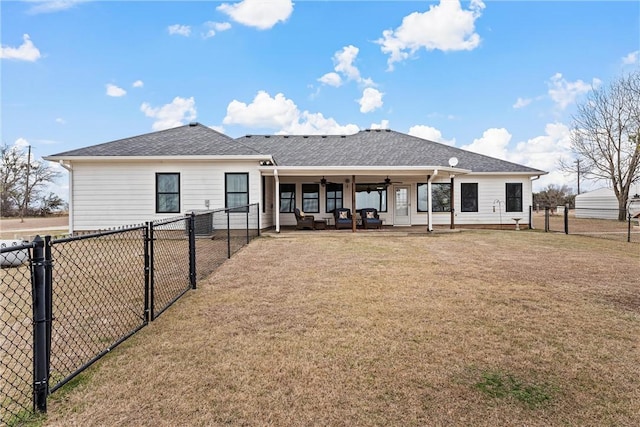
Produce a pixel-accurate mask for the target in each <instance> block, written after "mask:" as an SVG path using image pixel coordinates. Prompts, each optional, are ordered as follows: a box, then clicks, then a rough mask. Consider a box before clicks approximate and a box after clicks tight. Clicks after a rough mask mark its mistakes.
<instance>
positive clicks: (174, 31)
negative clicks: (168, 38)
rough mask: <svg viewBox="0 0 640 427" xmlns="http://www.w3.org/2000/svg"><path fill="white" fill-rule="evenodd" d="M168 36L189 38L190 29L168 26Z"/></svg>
mask: <svg viewBox="0 0 640 427" xmlns="http://www.w3.org/2000/svg"><path fill="white" fill-rule="evenodd" d="M167 30H168V31H169V34H171V35H179V36H185V37H189V36H190V35H191V27H190V26H188V25H180V24H175V25H169V27H168V28H167Z"/></svg>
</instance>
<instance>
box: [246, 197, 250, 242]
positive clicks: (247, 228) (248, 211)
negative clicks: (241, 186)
mask: <svg viewBox="0 0 640 427" xmlns="http://www.w3.org/2000/svg"><path fill="white" fill-rule="evenodd" d="M250 212H251V205H249V206H247V218H246V219H247V224H246V227H245V230H246V231H247V245H248V244H249V213H250Z"/></svg>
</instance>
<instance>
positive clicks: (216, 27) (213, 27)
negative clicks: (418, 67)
mask: <svg viewBox="0 0 640 427" xmlns="http://www.w3.org/2000/svg"><path fill="white" fill-rule="evenodd" d="M204 25H205V27H207V28H208V30H207V32H206V33H205V34H203V35H202V37H204V38H205V39H208V38H210V37H213V36H215V35H216V34H217V33H221V32H223V31H227V30H229V29H231V24H230V23H229V22H212V21H208V22H205V24H204Z"/></svg>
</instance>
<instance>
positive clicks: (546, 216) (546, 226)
mask: <svg viewBox="0 0 640 427" xmlns="http://www.w3.org/2000/svg"><path fill="white" fill-rule="evenodd" d="M549 210H550V209H549V206H545V207H544V232H545V233H546V232H548V231H549Z"/></svg>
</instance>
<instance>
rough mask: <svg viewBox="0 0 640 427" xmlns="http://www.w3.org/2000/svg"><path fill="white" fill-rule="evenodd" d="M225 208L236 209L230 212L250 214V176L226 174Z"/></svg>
mask: <svg viewBox="0 0 640 427" xmlns="http://www.w3.org/2000/svg"><path fill="white" fill-rule="evenodd" d="M224 194H225V207H227V208H235V207H237V206H240V207H239V208H237V209H231V210H230V212H248V209H249V206H248V205H249V174H248V173H246V172H241V173H225V174H224Z"/></svg>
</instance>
